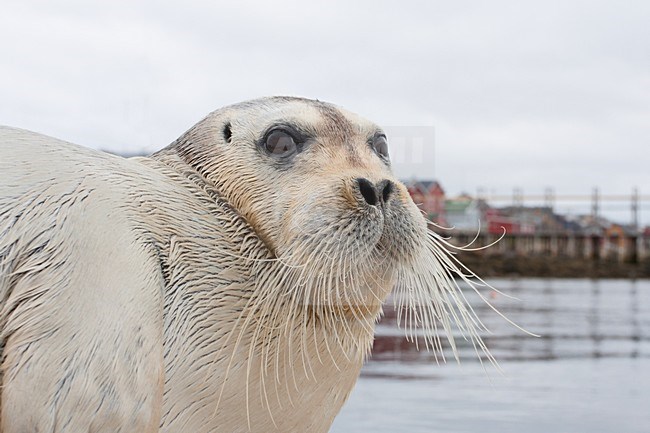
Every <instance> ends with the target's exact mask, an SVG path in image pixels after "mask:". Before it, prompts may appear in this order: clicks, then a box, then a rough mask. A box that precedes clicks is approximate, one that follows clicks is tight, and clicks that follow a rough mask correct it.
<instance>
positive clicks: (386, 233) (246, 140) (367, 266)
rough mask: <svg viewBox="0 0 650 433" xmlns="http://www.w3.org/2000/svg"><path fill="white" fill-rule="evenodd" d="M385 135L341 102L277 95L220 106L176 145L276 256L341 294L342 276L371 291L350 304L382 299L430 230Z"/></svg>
mask: <svg viewBox="0 0 650 433" xmlns="http://www.w3.org/2000/svg"><path fill="white" fill-rule="evenodd" d="M387 140H388V139H387V137H386V135H385V133H384V131H383V130H382V129H381V128H380V127H378V126H377V125H375V124H373V123H372V122H370V121H368V120H365V119H363V118H362V117H360V116H357V115H355V114H353V113H350V112H348V111H346V110H344V109H342V108H339V107H337V106H334V105H331V104H328V103H324V102H320V101H316V100H309V99H301V98H289V97H272V98H264V99H258V100H253V101H249V102H244V103H240V104H237V105H233V106H229V107H226V108H223V109H220V110H217V111H215V112H213V113H212V114H210V115H209V116H208V117H206V118H205V119H204V120H203V121H201V122H200V123H198V124H197V125H195V126H194V127H193V128H192V129H191V130H190V131H188V133H187V134H185V136H183V137H182V138H181V139H179V141H178V142H177V143H176V145H177V146H180V147H181V149H180V152H179V153H181V154H182V155H183V156H184V159H185V160H186V161H187V162H188V163H189V164H190V165H192V166H193V167H194V168H195V169H196V170H197V171H199V172H200V173H201V175H202V176H203V177H204V178H205V179H207V180H208V181H209V182H210V183H212V184H213V185H214V186H215V187H216V189H217V191H218V192H219V194H221V195H222V196H223V198H224V199H225V200H226V201H227V202H228V203H229V204H230V205H231V206H232V207H233V208H234V209H235V210H236V211H237V212H238V213H239V214H240V215H242V217H243V218H244V219H245V220H246V221H247V223H248V224H249V225H250V226H251V227H252V228H253V230H254V231H255V233H256V234H257V235H258V236H259V237H260V239H262V240H263V242H264V243H265V245H266V246H267V248H268V249H269V251H270V252H271V253H272V254H273V255H274V256H275V257H277V258H279V259H281V260H282V261H284V262H285V263H287V264H288V265H291V266H297V267H304V268H308V269H309V271H305V274H307V273H309V274H310V275H312V276H313V275H314V273H316V274H317V275H320V277H319V278H322V279H325V280H331V281H329V282H328V284H327V286H328V287H329V288H330V292H331V293H332V296H335V297H341V298H342V297H350V296H351V295H350V293H349V290H350V289H349V288H348V289H347V290H348V293H346V294H343V293H341V291H342V290H343V289H340V290H339V293H338V294H337V293H336V292H337V290H338V289H337V287H335V286H336V284H335V281H341V282H345V283H346V284H345V285H346V286H349V285H350V284H348V283H350V281H349V280H350V279H353V280H354V281H353V283H354V285H355V286H356V287H354V289H355V290H358V291H359V293H365V295H361V294H359V295H358V296H357V295H355V296H353V297H354V301H351V302H354V303H357V302H361V303H364V304H367V303H371V304H376V303H378V300H383V299H384V298H385V296H386V295H387V292H388V291H389V290H390V288H391V287H392V285H393V283H394V280H395V277H396V273H395V270H396V268H397V267H398V266H399V265H400V264H404V263H407V262H408V261H409V260H412V257H413V256H414V255H415V254H416V247H417V245H418V244H419V243H421V239H422V238H424V237H426V221H425V220H424V218H423V217H422V215H421V213H420V211H419V210H418V209H417V207H416V206H415V205H414V203H413V201H412V200H411V198H410V196H409V194H408V192H407V189H406V188H405V186H404V185H402V184H401V183H400V182H399V181H398V180H397V179H396V178H395V176H394V175H393V173H392V171H391V162H390V156H389V152H388V144H387ZM323 273H325V274H326V275H323ZM346 280H348V281H346ZM333 285H334V286H333ZM359 286H370V288H371V290H369V291H368V290H364V287H359ZM368 297H370V298H372V299H369V298H368ZM374 298H377V299H376V300H375V299H374ZM331 301H336V302H339V301H340V299H336V300H334V299H331Z"/></svg>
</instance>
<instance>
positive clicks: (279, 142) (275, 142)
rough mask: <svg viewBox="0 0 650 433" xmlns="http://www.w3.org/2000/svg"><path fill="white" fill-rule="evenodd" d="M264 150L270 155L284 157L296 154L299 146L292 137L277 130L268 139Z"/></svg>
mask: <svg viewBox="0 0 650 433" xmlns="http://www.w3.org/2000/svg"><path fill="white" fill-rule="evenodd" d="M264 149H265V150H266V151H267V152H268V153H269V154H270V155H273V156H279V157H284V156H289V155H292V154H294V153H296V151H297V146H296V141H295V140H294V139H293V137H292V136H291V135H289V134H287V133H286V132H284V131H282V130H279V129H276V130H275V131H273V132H271V133H270V134H269V135H268V136H267V137H266V141H265V142H264Z"/></svg>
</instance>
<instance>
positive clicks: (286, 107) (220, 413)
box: [0, 97, 485, 433]
mask: <svg viewBox="0 0 650 433" xmlns="http://www.w3.org/2000/svg"><path fill="white" fill-rule="evenodd" d="M0 179H1V181H0V302H1V310H0V336H1V338H0V351H1V355H2V369H1V376H0V379H1V381H2V391H1V397H0V398H1V413H0V430H2V431H3V432H5V433H9V432H24V431H53V432H63V431H69V432H77V431H89V432H109V431H110V432H127V431H128V432H135V431H137V432H154V431H161V432H183V431H185V432H239V431H241V432H245V431H260V432H268V431H280V432H305V431H311V432H325V431H327V430H328V429H329V427H330V425H331V423H332V421H333V419H334V417H335V416H336V414H337V413H338V411H339V409H340V408H341V406H342V405H343V403H344V402H345V400H346V398H347V397H348V395H349V393H350V392H351V390H352V388H353V386H354V384H355V381H356V379H357V377H358V375H359V371H360V369H361V366H362V364H363V361H364V359H365V357H366V356H367V355H368V353H369V351H370V348H371V346H372V342H373V331H374V326H375V322H376V320H377V319H378V317H379V316H380V314H381V311H382V303H383V302H384V300H385V299H386V298H387V296H388V295H389V293H390V291H391V289H393V288H394V287H395V289H396V295H395V296H396V299H398V301H397V304H398V305H397V308H398V309H399V311H400V312H401V318H400V320H401V323H402V324H403V325H404V327H405V328H406V329H407V330H410V331H413V332H415V330H416V329H418V328H419V329H421V330H422V331H423V332H422V333H421V335H420V336H421V337H422V338H423V339H424V341H425V342H426V344H427V345H428V346H430V347H432V348H433V349H437V350H440V349H441V342H440V339H439V337H438V334H437V333H435V331H436V329H437V327H438V326H442V328H443V329H444V331H446V332H447V337H448V338H449V341H450V342H451V346H452V348H454V347H455V346H454V344H453V341H454V340H453V335H452V333H451V329H452V326H453V325H454V323H455V325H456V326H458V327H459V328H460V329H461V331H464V332H465V333H466V334H468V335H469V336H470V338H472V341H473V342H474V344H476V345H477V346H478V347H482V348H485V346H484V344H483V343H482V341H481V339H480V337H479V335H478V331H479V330H480V321H478V319H477V318H476V317H475V316H474V314H473V311H472V310H471V308H469V306H468V305H467V304H466V301H465V300H464V296H463V293H462V292H461V291H460V290H459V288H458V285H457V284H456V280H455V279H454V278H453V277H454V276H456V277H460V278H461V279H465V280H466V281H467V282H468V284H470V285H473V284H476V282H475V280H471V279H470V277H472V276H473V275H472V274H471V273H470V272H469V271H468V270H466V269H465V268H463V267H462V265H460V263H459V262H457V260H456V259H455V257H454V256H453V255H452V254H450V253H449V252H448V248H446V247H445V245H444V243H445V241H444V239H442V238H440V237H439V236H438V235H436V234H435V233H434V232H433V231H431V230H430V229H429V228H428V223H427V221H426V219H425V218H424V217H423V216H422V214H421V212H420V210H419V209H418V207H417V206H416V205H415V204H414V203H413V201H412V200H411V198H410V196H409V194H408V192H407V190H406V188H405V187H404V185H403V184H401V183H400V182H399V181H398V180H397V179H396V178H395V176H394V175H393V173H392V171H391V163H390V158H389V154H388V146H387V139H386V135H385V133H384V132H383V131H382V129H381V128H379V127H378V126H376V125H374V124H373V123H371V122H369V121H367V120H365V119H363V118H361V117H359V116H357V115H355V114H352V113H350V112H348V111H346V110H344V109H342V108H339V107H336V106H334V105H330V104H327V103H323V102H319V101H316V100H307V99H301V98H292V97H272V98H263V99H259V100H254V101H250V102H244V103H240V104H236V105H233V106H229V107H226V108H223V109H220V110H217V111H215V112H213V113H211V114H210V115H208V116H207V117H206V118H205V119H203V120H202V121H200V122H199V123H198V124H196V125H195V126H193V127H192V128H191V129H189V130H188V131H187V132H186V133H184V134H183V135H182V136H181V137H180V138H179V139H178V140H176V141H175V142H173V143H172V144H171V145H169V146H168V147H166V148H164V149H162V150H160V151H159V152H157V153H154V154H153V155H151V156H149V157H136V158H131V159H124V158H121V157H117V156H113V155H109V154H106V153H102V152H99V151H95V150H91V149H87V148H83V147H79V146H76V145H73V144H69V143H66V142H63V141H59V140H57V139H54V138H49V137H46V136H43V135H39V134H36V133H32V132H28V131H24V130H19V129H13V128H7V127H3V128H0ZM472 287H475V286H472ZM411 336H412V338H415V336H414V335H411Z"/></svg>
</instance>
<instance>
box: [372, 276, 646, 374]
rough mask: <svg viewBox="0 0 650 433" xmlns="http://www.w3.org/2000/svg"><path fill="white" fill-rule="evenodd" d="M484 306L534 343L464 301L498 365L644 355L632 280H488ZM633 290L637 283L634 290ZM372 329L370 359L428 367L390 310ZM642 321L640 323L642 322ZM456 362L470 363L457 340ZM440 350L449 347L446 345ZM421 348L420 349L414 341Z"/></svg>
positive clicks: (640, 304)
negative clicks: (374, 331)
mask: <svg viewBox="0 0 650 433" xmlns="http://www.w3.org/2000/svg"><path fill="white" fill-rule="evenodd" d="M491 284H492V285H493V286H494V287H497V288H499V289H500V290H501V291H503V292H504V293H507V294H508V295H511V296H513V297H516V298H519V299H521V300H513V299H509V298H507V297H505V296H503V295H501V294H498V293H497V292H493V291H491V289H488V292H487V294H488V298H489V299H490V301H491V303H492V304H493V305H494V306H495V307H497V308H498V309H499V310H500V311H501V312H503V313H504V314H505V315H506V316H507V317H508V318H510V319H511V320H513V321H514V322H515V323H517V324H520V325H521V326H523V327H524V328H526V329H528V330H529V331H531V332H534V333H536V334H539V335H540V337H539V338H531V337H530V336H528V335H526V334H524V333H522V332H521V331H519V330H518V329H517V328H515V327H514V326H512V325H510V324H509V323H508V322H506V321H505V320H503V319H502V318H501V317H499V316H498V315H496V314H495V313H494V312H493V311H492V310H491V309H490V308H489V307H488V306H487V305H485V304H484V303H483V302H482V301H481V300H480V299H479V298H478V297H477V296H474V297H471V296H470V297H469V299H470V301H471V303H472V306H473V308H474V309H475V310H476V311H477V313H478V316H479V317H480V318H481V319H482V320H483V321H484V323H485V325H486V326H487V328H488V329H490V331H491V333H487V332H484V333H482V337H483V339H484V341H485V343H486V345H487V346H488V348H489V349H490V352H491V353H492V354H493V355H494V356H495V357H496V358H497V359H498V360H501V361H505V360H508V361H513V360H519V361H525V360H534V359H538V360H551V359H558V358H602V357H639V356H644V357H648V356H650V282H647V281H632V280H608V281H599V280H541V279H520V280H494V281H491ZM639 286H643V289H642V290H640V288H639ZM386 310H387V311H386V315H385V317H384V319H383V320H382V321H381V323H380V324H379V325H378V327H377V336H376V339H375V345H374V348H373V356H372V362H382V361H400V362H435V355H434V354H433V353H431V352H427V351H426V350H420V351H418V350H417V348H416V346H415V345H414V344H412V343H409V342H407V341H406V340H405V339H404V336H403V333H402V332H401V331H400V330H398V329H397V326H396V315H395V312H394V310H393V309H392V308H391V307H390V306H389V307H388V308H387V309H386ZM643 318H646V320H644V319H643ZM456 338H457V339H458V340H457V344H458V347H459V351H460V355H461V358H462V359H463V360H464V361H467V360H470V361H471V360H472V359H476V353H475V351H474V348H473V346H472V345H471V344H470V343H469V342H467V341H464V340H463V339H462V337H461V336H460V335H456ZM445 345H446V348H447V349H449V344H448V343H446V342H445ZM420 346H423V344H420Z"/></svg>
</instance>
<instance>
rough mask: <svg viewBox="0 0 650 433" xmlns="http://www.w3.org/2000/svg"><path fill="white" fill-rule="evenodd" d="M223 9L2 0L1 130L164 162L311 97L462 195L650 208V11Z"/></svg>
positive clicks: (435, 6)
mask: <svg viewBox="0 0 650 433" xmlns="http://www.w3.org/2000/svg"><path fill="white" fill-rule="evenodd" d="M219 3H225V2H215V1H184V2H176V4H174V5H172V4H170V3H169V2H160V1H140V2H138V1H116V0H113V1H110V2H101V3H100V2H95V1H92V2H89V1H85V0H84V1H81V0H80V1H38V2H37V1H31V0H20V1H13V0H8V1H7V0H3V2H2V8H1V12H0V124H5V125H11V126H17V127H22V128H26V129H31V130H34V131H38V132H42V133H45V134H48V135H52V136H55V137H57V138H62V139H65V140H67V141H72V142H74V143H78V144H82V145H85V146H89V147H94V148H101V149H108V150H112V151H118V152H135V151H147V152H150V151H153V150H156V149H158V148H160V147H163V146H165V145H167V144H168V143H170V142H171V141H173V140H174V139H175V138H176V137H178V136H179V135H180V134H181V133H182V132H183V131H185V130H186V129H188V128H189V127H190V126H191V125H192V124H194V123H196V122H197V121H198V120H200V119H201V118H202V117H203V116H205V115H206V114H207V113H208V112H210V111H212V110H214V109H216V108H219V107H221V106H223V105H227V104H230V103H234V102H238V101H242V100H246V99H251V98H255V97H259V96H265V95H278V94H282V95H298V96H305V97H310V98H318V99H321V100H325V101H330V102H333V103H336V104H338V105H342V106H344V107H345V108H347V109H349V110H351V111H355V112H357V113H359V114H362V115H363V116H365V117H368V118H370V119H372V120H373V121H375V122H377V123H379V124H380V125H382V126H384V127H385V128H386V129H387V131H388V133H389V135H390V136H389V140H390V141H391V153H392V155H393V157H394V159H395V163H394V167H395V171H396V172H397V174H398V175H399V176H400V177H402V178H411V177H414V176H418V177H423V178H430V177H435V178H437V179H438V180H439V181H440V182H441V183H442V185H443V187H444V188H445V189H446V190H447V192H448V193H450V194H451V195H453V194H456V193H459V192H461V191H467V192H470V193H475V192H476V191H477V189H478V188H484V189H485V190H486V191H487V192H491V193H495V194H505V195H508V194H512V190H513V188H515V187H518V188H522V189H523V191H524V193H525V194H541V193H543V191H544V188H546V187H552V188H554V189H555V192H556V194H557V195H558V196H560V195H562V194H584V195H590V194H591V191H592V187H599V188H600V190H601V192H602V193H603V194H629V193H630V191H631V190H632V188H633V187H638V188H639V190H640V193H641V194H643V195H648V194H650V169H649V165H650V164H649V163H650V150H649V148H650V2H649V1H647V0H638V1H625V2H623V1H620V2H615V1H607V2H604V1H600V2H599V1H571V0H565V1H557V2H555V1H543V2H541V1H540V2H522V1H512V2H494V1H492V2H479V1H475V2H471V1H470V2H456V1H448V0H447V1H416V2H406V1H401V2H382V1H372V2H371V1H357V2H351V1H327V2H320V3H308V2H302V1H300V2H299V1H297V2H284V3H282V2H268V1H267V2H263V1H260V2H237V3H236V4H235V2H232V3H233V4H232V5H230V6H227V5H221V4H219ZM391 139H392V140H391ZM567 206H569V205H565V207H567ZM604 206H605V207H606V208H607V206H608V205H607V204H605V205H604ZM612 206H614V205H612ZM612 206H610V208H611V209H614V207H612ZM616 206H618V207H619V208H620V209H621V212H620V214H621V215H622V216H621V218H623V219H628V218H629V211H627V207H629V204H627V203H624V204H620V205H616ZM585 209H586V208H585ZM567 211H571V212H578V208H577V207H576V208H573V209H571V208H570V206H569V207H568V208H567ZM643 211H644V214H643V220H644V222H645V221H648V220H650V218H648V214H650V203H646V204H644V208H643Z"/></svg>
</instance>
